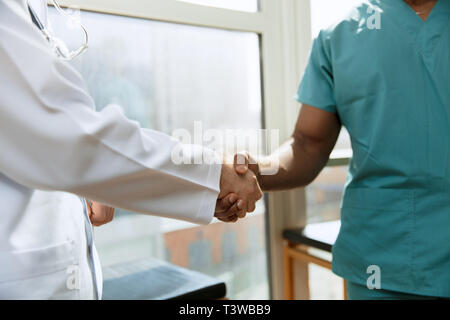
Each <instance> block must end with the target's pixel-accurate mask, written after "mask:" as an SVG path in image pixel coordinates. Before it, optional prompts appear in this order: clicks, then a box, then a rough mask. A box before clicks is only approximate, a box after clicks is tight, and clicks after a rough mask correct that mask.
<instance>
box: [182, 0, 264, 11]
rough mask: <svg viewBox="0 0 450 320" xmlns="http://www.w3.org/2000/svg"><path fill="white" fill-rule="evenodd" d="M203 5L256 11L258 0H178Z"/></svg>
mask: <svg viewBox="0 0 450 320" xmlns="http://www.w3.org/2000/svg"><path fill="white" fill-rule="evenodd" d="M179 1H184V2H190V3H195V4H201V5H204V6H210V7H217V8H224V9H232V10H239V11H248V12H256V11H258V0H179Z"/></svg>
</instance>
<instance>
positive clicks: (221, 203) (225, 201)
mask: <svg viewBox="0 0 450 320" xmlns="http://www.w3.org/2000/svg"><path fill="white" fill-rule="evenodd" d="M237 200H238V195H237V194H235V193H230V194H228V195H227V196H226V197H224V198H222V199H219V200H217V202H216V209H215V213H216V214H220V213H224V212H226V211H227V210H229V209H230V207H231V206H232V205H233V204H234V203H235V202H236V201H237Z"/></svg>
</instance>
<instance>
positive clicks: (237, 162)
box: [234, 152, 248, 175]
mask: <svg viewBox="0 0 450 320" xmlns="http://www.w3.org/2000/svg"><path fill="white" fill-rule="evenodd" d="M234 170H236V173H238V174H241V175H243V174H246V173H247V171H248V154H247V152H238V153H236V154H235V155H234Z"/></svg>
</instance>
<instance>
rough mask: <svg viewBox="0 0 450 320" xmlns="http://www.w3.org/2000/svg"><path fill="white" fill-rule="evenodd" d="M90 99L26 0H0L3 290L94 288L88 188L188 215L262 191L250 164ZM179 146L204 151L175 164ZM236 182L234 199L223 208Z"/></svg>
mask: <svg viewBox="0 0 450 320" xmlns="http://www.w3.org/2000/svg"><path fill="white" fill-rule="evenodd" d="M94 110H95V108H94V102H93V100H92V98H91V97H90V96H89V94H88V92H87V90H86V87H85V84H84V82H83V80H82V78H81V77H80V75H79V74H78V73H77V72H76V71H75V70H74V69H73V68H72V67H71V66H70V65H69V64H68V63H67V62H65V61H62V60H61V59H59V58H58V57H57V56H56V55H55V53H54V50H52V48H50V46H49V43H48V41H46V39H45V38H44V37H43V35H42V33H41V32H40V30H39V29H38V28H37V27H36V26H35V25H34V24H33V23H32V21H31V18H30V14H29V12H28V8H27V2H26V1H25V0H0V216H1V220H0V299H50V298H53V299H100V298H101V288H102V285H101V283H102V278H101V268H100V264H99V261H98V257H97V254H96V251H95V247H94V243H93V240H92V224H91V222H90V220H89V217H88V212H87V210H86V202H85V201H84V198H86V199H91V200H92V201H95V202H98V203H104V204H107V205H108V206H111V207H118V208H123V209H126V210H130V211H135V212H139V213H143V214H151V215H157V216H162V217H169V218H175V219H182V220H186V221H191V222H195V223H208V222H209V221H210V220H211V219H212V218H213V215H214V211H215V210H216V211H217V212H218V213H217V216H218V217H221V218H223V219H224V220H235V219H236V217H237V215H241V214H242V212H243V211H244V212H245V211H249V212H250V211H252V210H254V203H255V202H256V201H257V200H258V199H260V198H261V190H260V189H259V186H258V185H257V182H256V177H255V176H254V175H253V174H250V173H249V174H248V175H247V176H245V177H240V176H238V175H237V174H236V173H235V171H234V168H233V165H232V164H223V165H221V164H220V163H221V160H222V159H218V156H217V155H216V154H215V153H214V152H213V151H212V150H209V149H206V148H203V147H200V146H181V145H180V143H179V142H178V141H176V140H174V139H172V138H171V137H169V136H167V135H165V134H162V133H159V132H156V131H152V130H146V129H142V128H140V127H139V125H138V124H137V123H136V122H134V121H130V120H128V119H127V118H126V117H125V116H124V115H123V114H122V112H121V111H120V108H119V107H117V106H114V105H111V106H107V107H106V108H104V109H103V110H102V111H101V112H96V111H94ZM174 148H178V149H181V150H182V153H183V154H184V155H185V156H187V157H191V158H194V157H196V156H197V155H198V154H203V157H204V159H208V161H205V163H204V164H199V165H193V164H184V165H175V164H174V163H173V162H172V160H171V155H172V151H173V150H174ZM211 159H213V160H214V161H212V160H211ZM208 163H210V164H208ZM231 193H233V194H234V195H235V198H236V199H237V197H238V198H239V199H241V200H240V201H235V200H236V199H234V200H232V201H231V202H235V204H234V205H233V206H232V207H231V208H230V209H229V210H228V209H226V208H227V206H226V205H225V204H224V202H226V201H225V199H227V198H230V197H229V196H227V195H229V194H231ZM218 199H219V200H220V199H222V200H221V201H222V202H221V201H219V200H218ZM227 201H228V200H227ZM218 203H219V204H221V206H222V207H223V208H222V209H224V210H222V211H225V212H222V213H219V212H220V211H219V210H217V208H216V205H217V204H218ZM227 203H228V202H227ZM238 203H239V206H238ZM242 206H245V208H244V209H243V208H242ZM242 209H243V210H242ZM227 210H228V211H227ZM75 278H76V279H77V280H76V281H75V282H73V281H74V279H75Z"/></svg>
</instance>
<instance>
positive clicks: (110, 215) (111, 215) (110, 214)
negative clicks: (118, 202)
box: [106, 208, 115, 222]
mask: <svg viewBox="0 0 450 320" xmlns="http://www.w3.org/2000/svg"><path fill="white" fill-rule="evenodd" d="M114 212H115V209H114V208H108V212H107V214H106V221H107V222H111V221H113V219H114Z"/></svg>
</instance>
